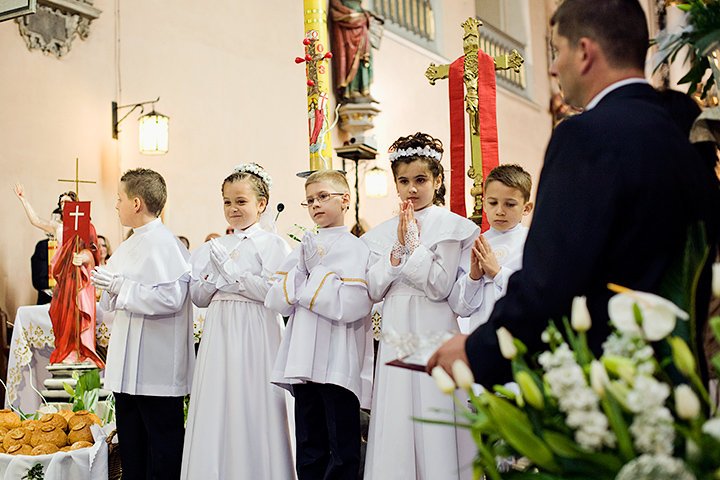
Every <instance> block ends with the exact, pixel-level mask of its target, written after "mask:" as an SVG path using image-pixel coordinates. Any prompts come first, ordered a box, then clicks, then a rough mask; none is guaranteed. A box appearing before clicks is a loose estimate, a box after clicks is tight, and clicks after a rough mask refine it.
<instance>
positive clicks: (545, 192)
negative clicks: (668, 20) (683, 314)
mask: <svg viewBox="0 0 720 480" xmlns="http://www.w3.org/2000/svg"><path fill="white" fill-rule="evenodd" d="M710 196H711V186H710V183H709V176H708V175H707V173H706V172H704V170H703V166H702V163H701V160H700V159H699V157H698V156H697V153H696V151H695V150H694V149H693V147H692V145H691V144H690V143H689V142H688V140H687V139H686V138H685V136H684V135H683V134H682V133H681V132H680V131H679V130H678V128H677V127H676V126H675V124H674V123H673V121H672V119H671V118H670V117H669V115H668V114H667V113H666V111H665V110H664V109H663V107H662V106H661V105H660V104H659V103H658V100H657V96H656V93H655V91H654V90H653V88H652V87H650V86H649V85H647V84H632V85H627V86H624V87H621V88H619V89H616V90H614V91H612V92H611V93H609V94H608V95H607V96H606V97H605V98H603V99H602V100H601V101H600V103H599V104H598V105H597V106H596V107H595V108H594V109H592V110H589V111H587V112H585V113H582V114H581V115H577V116H575V117H572V118H570V119H568V120H565V121H564V122H562V123H561V124H560V125H558V127H557V128H556V130H555V132H554V133H553V135H552V138H551V139H550V143H549V145H548V148H547V152H546V154H545V163H544V166H543V169H542V173H541V175H540V182H539V184H538V194H537V202H536V204H537V208H536V210H535V215H534V217H533V222H532V226H531V228H530V231H529V234H528V238H527V242H526V244H525V250H524V259H523V268H522V270H520V271H518V272H517V273H515V274H514V275H513V276H512V277H511V278H510V282H509V285H508V289H507V295H506V296H505V297H504V298H502V299H501V300H499V301H498V302H497V304H496V305H495V309H494V311H493V313H492V315H491V316H490V319H489V321H488V323H486V324H485V325H482V326H481V327H480V328H478V329H477V330H475V331H474V332H473V333H472V334H471V335H470V337H469V338H468V340H467V342H466V344H465V349H466V352H467V354H468V358H469V359H470V365H471V368H472V370H473V373H474V374H475V378H476V381H478V382H479V383H481V384H484V385H486V386H490V387H491V386H492V385H493V384H497V383H504V382H506V381H508V380H510V363H509V362H508V361H506V360H504V359H503V358H502V356H501V355H500V350H499V347H498V342H497V336H496V334H495V331H496V329H497V328H499V327H501V326H504V327H506V328H507V329H508V330H509V331H510V332H511V333H512V334H513V335H514V336H515V337H517V338H519V339H520V340H522V341H523V342H524V343H525V344H526V345H527V346H528V348H529V350H530V351H531V352H536V351H540V350H542V349H544V348H543V347H545V344H543V343H542V342H541V340H540V334H541V333H542V331H543V330H544V329H545V328H546V327H547V325H548V320H550V319H554V320H555V321H556V324H558V326H559V327H560V328H561V331H562V330H563V329H562V326H561V325H562V323H561V321H562V317H563V316H567V317H568V318H569V317H570V307H571V304H572V299H573V297H575V296H578V295H585V296H586V297H587V303H588V308H589V310H590V314H591V317H592V320H593V325H592V328H591V329H590V331H589V332H588V341H589V343H590V347H591V348H592V349H593V351H594V352H595V353H596V354H600V353H601V351H602V350H601V345H602V342H603V341H604V340H605V338H607V335H608V334H609V333H610V327H609V325H608V313H607V302H608V300H609V298H610V297H611V296H612V295H613V293H612V292H611V291H609V290H608V289H607V287H606V285H607V283H608V282H613V283H616V284H618V285H622V286H625V287H629V288H632V289H636V290H641V291H646V292H655V291H657V288H658V283H659V279H660V277H661V275H662V273H663V271H664V270H665V267H666V265H667V264H668V261H669V259H670V257H671V255H672V253H673V252H675V253H677V252H678V250H679V249H682V248H683V245H684V238H685V233H686V230H687V226H688V225H689V224H691V223H693V222H695V221H697V220H700V219H708V218H709V210H710V207H709V205H710V202H709V198H710Z"/></svg>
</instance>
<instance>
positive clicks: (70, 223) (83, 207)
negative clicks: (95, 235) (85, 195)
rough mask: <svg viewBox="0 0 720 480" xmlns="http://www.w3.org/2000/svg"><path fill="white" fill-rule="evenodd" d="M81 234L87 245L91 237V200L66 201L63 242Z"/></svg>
mask: <svg viewBox="0 0 720 480" xmlns="http://www.w3.org/2000/svg"><path fill="white" fill-rule="evenodd" d="M75 235H78V236H80V238H81V239H83V240H84V241H85V244H86V245H90V244H91V243H92V241H91V239H90V202H65V206H64V207H63V243H64V242H65V241H66V240H69V239H71V238H75Z"/></svg>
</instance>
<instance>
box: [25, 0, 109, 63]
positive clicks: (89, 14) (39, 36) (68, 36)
mask: <svg viewBox="0 0 720 480" xmlns="http://www.w3.org/2000/svg"><path fill="white" fill-rule="evenodd" d="M37 3H38V4H37V11H36V12H35V13H34V14H31V15H26V16H24V17H20V18H18V19H16V21H17V23H18V25H19V28H20V35H21V36H22V37H23V39H24V40H25V44H26V45H27V47H28V49H29V50H40V51H42V52H43V53H45V54H52V55H55V57H57V58H61V57H63V56H64V55H65V54H67V53H68V52H69V51H70V48H71V46H72V42H73V40H74V39H75V37H80V38H81V39H82V40H85V39H86V38H87V37H88V36H89V35H90V23H91V22H92V21H93V20H95V19H96V18H98V17H100V14H101V13H102V10H100V9H98V8H95V7H94V6H93V2H92V0H38V1H37Z"/></svg>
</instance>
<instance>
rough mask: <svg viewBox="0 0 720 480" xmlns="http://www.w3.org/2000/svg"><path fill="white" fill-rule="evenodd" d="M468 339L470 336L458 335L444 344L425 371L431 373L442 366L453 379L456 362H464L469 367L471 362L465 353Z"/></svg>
mask: <svg viewBox="0 0 720 480" xmlns="http://www.w3.org/2000/svg"><path fill="white" fill-rule="evenodd" d="M467 338H468V335H463V334H457V335H455V336H454V337H452V338H451V339H450V340H448V341H447V342H445V343H443V344H442V345H441V346H440V348H438V349H437V351H436V352H435V353H433V355H432V357H430V360H428V363H427V365H426V366H425V371H426V372H427V373H431V372H432V369H433V368H435V367H436V366H440V367H442V368H443V370H445V371H446V372H447V373H448V375H450V376H451V377H452V376H453V373H452V364H453V363H455V360H462V361H463V362H465V363H466V364H467V365H468V366H469V365H470V361H469V360H468V357H467V354H466V353H465V341H466V340H467Z"/></svg>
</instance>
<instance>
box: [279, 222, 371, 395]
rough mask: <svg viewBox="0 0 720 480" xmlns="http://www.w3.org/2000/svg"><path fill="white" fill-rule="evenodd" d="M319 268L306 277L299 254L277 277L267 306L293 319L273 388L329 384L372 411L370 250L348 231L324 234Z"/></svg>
mask: <svg viewBox="0 0 720 480" xmlns="http://www.w3.org/2000/svg"><path fill="white" fill-rule="evenodd" d="M316 242H317V245H318V250H319V252H320V255H321V258H320V263H319V265H317V266H316V267H315V268H313V270H312V271H311V272H310V274H309V275H306V274H305V272H301V271H300V270H299V269H298V268H297V264H298V259H299V256H300V255H301V254H302V248H296V249H295V250H294V251H293V252H292V253H291V254H290V256H288V258H287V259H286V260H285V262H283V264H282V265H281V266H280V269H279V271H278V272H277V273H276V274H275V275H274V276H273V285H272V287H271V288H270V291H269V292H268V295H267V297H266V299H265V306H266V307H268V308H270V309H272V310H275V311H276V312H279V313H280V314H281V315H284V316H289V317H290V319H289V321H288V324H287V329H286V330H285V334H284V336H283V339H282V343H281V345H280V350H279V352H278V357H277V361H276V362H275V368H274V371H273V374H272V382H273V383H275V384H277V385H280V386H281V387H283V388H286V389H288V390H290V392H292V385H294V384H299V383H306V382H315V383H328V384H333V385H338V386H340V387H343V388H345V389H347V390H350V391H351V392H353V393H354V394H355V396H357V398H358V400H359V401H360V406H361V407H363V408H367V407H368V406H369V405H370V395H371V393H372V367H373V343H372V327H371V321H370V318H369V313H370V309H371V308H372V302H371V301H370V297H369V296H368V291H367V282H366V280H365V274H366V268H367V261H368V256H369V254H370V252H369V250H368V248H367V247H366V246H365V244H364V243H363V242H361V241H360V240H359V239H358V238H357V237H355V236H354V235H353V234H351V233H350V232H348V229H347V227H332V228H323V229H321V230H320V232H319V233H318V235H317V237H316Z"/></svg>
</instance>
